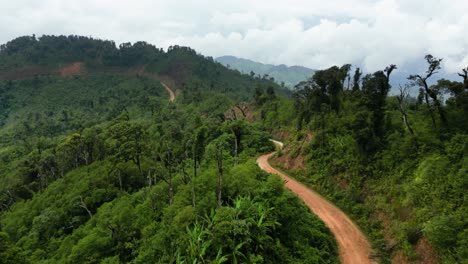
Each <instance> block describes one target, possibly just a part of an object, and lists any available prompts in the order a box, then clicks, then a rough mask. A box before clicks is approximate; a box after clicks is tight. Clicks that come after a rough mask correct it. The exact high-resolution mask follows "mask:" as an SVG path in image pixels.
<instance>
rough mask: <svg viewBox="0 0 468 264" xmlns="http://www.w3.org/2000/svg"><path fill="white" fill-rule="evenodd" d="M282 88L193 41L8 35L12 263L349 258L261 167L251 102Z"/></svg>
mask: <svg viewBox="0 0 468 264" xmlns="http://www.w3.org/2000/svg"><path fill="white" fill-rule="evenodd" d="M161 81H162V82H164V84H166V85H167V86H168V87H170V88H171V89H173V90H175V93H176V98H175V100H174V101H173V102H171V101H169V96H168V94H167V91H166V90H165V89H164V87H163V86H162V85H161ZM284 92H285V91H282V90H281V88H280V87H279V86H278V85H276V84H275V83H273V82H271V81H270V80H267V79H265V78H256V77H252V76H248V75H243V74H241V73H239V72H237V71H234V70H229V69H227V68H225V67H224V66H222V65H221V64H218V63H216V62H214V61H213V60H212V59H211V58H207V57H204V56H202V55H199V54H197V53H196V52H195V51H194V50H192V49H190V48H186V47H178V46H173V47H171V48H169V50H168V51H163V50H161V49H158V48H156V47H154V46H152V45H150V44H148V43H145V42H137V43H134V44H129V43H126V44H122V45H120V46H119V47H116V46H115V44H114V43H113V42H111V41H103V40H96V39H91V38H87V37H79V36H68V37H66V36H42V37H40V38H36V37H34V36H26V37H20V38H17V39H15V40H12V41H10V42H8V43H7V44H5V45H2V46H1V50H0V263H15V264H16V263H247V262H248V263H338V257H337V248H336V247H337V246H336V243H335V240H334V238H333V236H332V235H331V233H330V232H329V230H328V229H327V228H326V227H325V225H324V224H323V223H322V222H320V221H319V220H318V219H317V217H315V216H314V215H312V214H311V213H310V212H309V210H308V209H307V207H305V206H304V205H303V204H302V203H301V202H300V201H299V200H298V198H297V197H296V196H294V195H292V194H291V193H289V192H287V191H285V190H284V188H283V182H282V181H281V180H280V178H279V177H275V176H269V175H267V174H266V173H264V172H262V171H261V170H260V169H259V168H258V166H257V165H256V164H255V158H256V156H257V155H258V154H259V153H265V152H268V151H272V150H273V149H274V147H273V145H272V144H271V142H270V141H269V140H268V139H269V138H270V137H271V135H269V134H268V133H266V132H265V130H264V129H263V126H262V124H261V123H249V122H247V117H249V115H252V107H253V105H254V103H251V102H253V101H255V102H258V103H267V102H272V101H276V100H280V96H279V95H280V94H282V93H284ZM265 115H266V113H260V114H259V116H261V117H262V116H265ZM249 118H250V117H249Z"/></svg>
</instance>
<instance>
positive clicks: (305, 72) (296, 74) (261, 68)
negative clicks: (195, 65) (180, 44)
mask: <svg viewBox="0 0 468 264" xmlns="http://www.w3.org/2000/svg"><path fill="white" fill-rule="evenodd" d="M215 60H216V61H217V62H219V63H221V64H223V65H224V66H227V67H229V68H231V69H236V70H238V71H240V72H243V73H247V74H249V73H250V72H254V73H255V74H256V75H258V74H260V75H262V76H263V75H265V74H268V75H269V76H270V77H273V78H275V81H276V82H277V83H281V82H284V84H285V86H287V87H289V88H293V87H294V85H296V84H297V83H299V82H301V81H303V80H306V79H307V78H310V77H311V76H312V75H313V73H314V72H315V70H313V69H309V68H306V67H303V66H286V65H284V64H281V65H272V64H263V63H260V62H255V61H252V60H247V59H242V58H237V57H234V56H222V57H218V58H216V59H215Z"/></svg>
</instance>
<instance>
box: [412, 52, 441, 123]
mask: <svg viewBox="0 0 468 264" xmlns="http://www.w3.org/2000/svg"><path fill="white" fill-rule="evenodd" d="M425 59H426V61H427V63H428V64H429V65H428V68H427V70H426V72H425V74H424V75H419V74H418V75H410V76H409V77H408V79H409V80H411V81H414V82H415V84H416V85H418V86H419V87H421V88H422V91H423V94H424V99H425V101H426V105H427V106H428V109H429V112H430V115H431V119H432V124H433V126H434V127H437V125H436V120H435V117H434V114H433V112H432V105H431V103H430V101H429V98H431V99H432V101H433V104H434V106H435V107H436V109H437V111H438V112H439V116H440V120H441V121H442V123H443V125H444V126H445V127H448V122H447V118H446V115H445V111H444V110H443V108H442V104H441V102H440V100H439V98H438V95H439V91H438V90H437V89H436V87H429V84H428V83H427V80H428V79H429V78H430V77H431V76H433V75H434V74H436V73H438V71H437V70H439V69H440V68H441V67H440V63H441V62H442V59H438V58H435V57H433V56H432V55H430V54H428V55H426V56H425Z"/></svg>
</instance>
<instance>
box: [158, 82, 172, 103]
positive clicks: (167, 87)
mask: <svg viewBox="0 0 468 264" xmlns="http://www.w3.org/2000/svg"><path fill="white" fill-rule="evenodd" d="M160 82H161V84H162V86H164V88H166V91H167V93H168V94H169V101H171V102H174V99H175V94H174V92H173V91H172V89H171V88H170V87H169V86H167V84H165V83H163V82H162V81H160Z"/></svg>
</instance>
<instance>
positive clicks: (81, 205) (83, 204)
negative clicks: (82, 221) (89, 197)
mask: <svg viewBox="0 0 468 264" xmlns="http://www.w3.org/2000/svg"><path fill="white" fill-rule="evenodd" d="M80 207H81V208H83V209H85V210H86V212H87V213H88V215H89V219H92V218H93V214H92V213H91V211H90V210H89V209H88V206H86V204H85V202H84V201H83V196H81V195H80Z"/></svg>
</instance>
